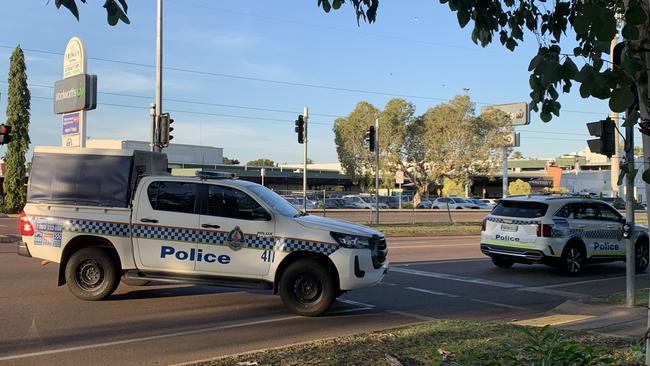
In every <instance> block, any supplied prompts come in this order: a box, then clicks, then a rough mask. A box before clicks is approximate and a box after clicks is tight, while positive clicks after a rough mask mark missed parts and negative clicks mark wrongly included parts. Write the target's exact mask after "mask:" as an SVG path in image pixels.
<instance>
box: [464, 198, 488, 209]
mask: <svg viewBox="0 0 650 366" xmlns="http://www.w3.org/2000/svg"><path fill="white" fill-rule="evenodd" d="M467 201H468V202H470V203H473V204H475V205H477V206H478V208H479V209H481V210H491V209H493V208H494V205H493V204H490V203H486V202H483V201H481V200H480V199H477V198H468V199H467Z"/></svg>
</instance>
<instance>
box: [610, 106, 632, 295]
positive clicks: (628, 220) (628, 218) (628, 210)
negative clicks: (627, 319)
mask: <svg viewBox="0 0 650 366" xmlns="http://www.w3.org/2000/svg"><path fill="white" fill-rule="evenodd" d="M631 112H632V109H628V111H627V114H628V115H629V114H630V113H631ZM616 135H618V134H617V133H614V136H616ZM617 158H618V157H617ZM625 165H626V168H627V174H626V178H627V179H626V183H625V224H626V225H629V230H628V231H629V237H628V238H627V240H626V243H625V246H626V247H627V249H626V251H625V304H626V305H627V306H630V307H631V306H634V298H635V296H634V293H635V284H634V280H635V277H634V276H635V274H636V269H635V267H636V265H635V264H636V260H635V259H636V258H635V257H636V250H635V248H634V247H635V243H634V175H633V174H631V173H630V172H631V171H633V170H634V127H633V126H626V127H625Z"/></svg>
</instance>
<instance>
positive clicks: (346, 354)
mask: <svg viewBox="0 0 650 366" xmlns="http://www.w3.org/2000/svg"><path fill="white" fill-rule="evenodd" d="M527 329H528V330H527ZM583 356H584V357H590V360H591V361H589V362H586V363H580V364H584V365H591V364H602V363H601V362H602V360H604V359H605V358H609V359H610V361H612V362H611V363H609V362H605V363H607V364H614V365H641V364H642V361H643V357H644V353H643V352H642V349H641V347H640V345H638V344H635V343H633V342H630V341H627V340H623V339H619V338H608V337H599V336H594V335H587V334H584V333H575V332H571V333H559V332H557V331H555V330H553V329H550V328H542V329H534V328H522V327H517V326H514V325H509V324H497V323H486V322H476V321H464V320H441V321H433V322H427V323H422V324H417V325H411V326H406V327H401V328H396V329H388V330H384V331H379V332H373V333H367V334H361V335H355V336H347V337H340V338H333V339H327V340H321V341H314V342H308V343H304V344H300V345H293V346H287V347H282V348H277V349H272V350H266V351H258V352H252V353H246V354H241V355H236V356H231V357H225V358H219V359H215V360H209V361H202V362H199V363H196V364H194V365H195V366H221V365H283V366H285V365H286V366H289V365H350V364H354V365H397V364H398V363H396V362H395V360H397V361H399V363H401V364H402V365H485V364H491V365H503V364H508V365H530V364H547V365H556V366H562V365H564V364H565V363H564V362H562V360H564V359H567V360H568V359H569V358H570V357H583ZM540 357H544V359H541V358H540ZM391 358H392V359H391ZM574 361H577V360H575V359H574ZM543 362H546V363H543ZM549 362H550V363H549ZM573 364H574V363H571V362H569V361H567V363H566V365H573Z"/></svg>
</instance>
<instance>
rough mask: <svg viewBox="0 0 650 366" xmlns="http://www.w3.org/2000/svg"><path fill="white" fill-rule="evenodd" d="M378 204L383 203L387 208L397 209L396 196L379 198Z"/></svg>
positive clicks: (397, 198)
mask: <svg viewBox="0 0 650 366" xmlns="http://www.w3.org/2000/svg"><path fill="white" fill-rule="evenodd" d="M379 202H380V203H385V204H386V205H388V208H399V197H398V196H379ZM402 203H403V202H402Z"/></svg>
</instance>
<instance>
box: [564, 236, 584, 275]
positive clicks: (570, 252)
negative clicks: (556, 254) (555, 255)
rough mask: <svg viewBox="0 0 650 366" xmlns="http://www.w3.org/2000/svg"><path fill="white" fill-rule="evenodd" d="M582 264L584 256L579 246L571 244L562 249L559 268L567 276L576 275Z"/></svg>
mask: <svg viewBox="0 0 650 366" xmlns="http://www.w3.org/2000/svg"><path fill="white" fill-rule="evenodd" d="M584 262H585V254H584V250H582V247H581V246H580V244H578V243H575V242H573V243H569V244H567V245H566V247H564V251H563V252H562V258H561V263H560V268H561V269H562V271H563V272H564V273H565V274H567V275H569V276H575V275H577V274H578V273H580V271H581V270H582V266H583V264H584Z"/></svg>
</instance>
